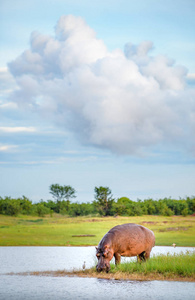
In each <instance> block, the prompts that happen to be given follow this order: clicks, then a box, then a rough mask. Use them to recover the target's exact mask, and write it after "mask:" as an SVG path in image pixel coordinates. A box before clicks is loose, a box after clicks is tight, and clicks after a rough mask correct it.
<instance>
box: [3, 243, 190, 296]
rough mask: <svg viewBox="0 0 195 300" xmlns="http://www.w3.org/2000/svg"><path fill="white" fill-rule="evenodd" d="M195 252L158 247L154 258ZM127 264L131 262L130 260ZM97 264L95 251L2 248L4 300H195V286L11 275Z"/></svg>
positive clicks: (80, 248) (160, 282)
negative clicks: (84, 263) (158, 255)
mask: <svg viewBox="0 0 195 300" xmlns="http://www.w3.org/2000/svg"><path fill="white" fill-rule="evenodd" d="M186 250H189V251H192V250H195V248H186V247H181V248H177V247H176V248H173V247H157V246H156V247H154V248H153V250H152V255H154V254H160V253H163V254H166V253H167V252H169V253H170V254H173V253H179V252H181V251H182V252H185V251H186ZM123 260H127V259H126V258H125V259H123ZM84 261H86V267H87V268H89V267H91V266H94V264H95V262H96V258H95V248H94V247H0V262H1V263H0V299H1V300H9V299H10V300H11V299H13V300H22V299H28V300H31V299H32V300H35V299H43V300H44V299H81V300H84V299H94V300H95V299H99V300H101V299H106V300H109V299H113V300H115V299H117V300H118V299H135V300H136V299H139V300H142V299H144V300H146V299H152V300H153V299H155V300H161V299H162V300H166V299H167V300H168V299H175V300H180V299H181V300H183V299H187V300H188V299H189V300H190V299H194V293H195V284H194V283H192V282H168V281H130V280H128V281H122V280H105V279H97V278H79V277H52V276H48V277H45V276H30V275H28V276H22V275H7V273H10V272H14V273H19V272H28V271H48V270H52V271H54V270H63V269H65V270H72V269H81V268H82V264H83V262H84Z"/></svg>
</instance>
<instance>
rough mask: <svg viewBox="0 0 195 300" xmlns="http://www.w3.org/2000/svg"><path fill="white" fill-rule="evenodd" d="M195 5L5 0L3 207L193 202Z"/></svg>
mask: <svg viewBox="0 0 195 300" xmlns="http://www.w3.org/2000/svg"><path fill="white" fill-rule="evenodd" d="M194 11H195V3H194V1H180V0H177V1H153V0H148V1H143V0H138V1H127V0H121V1H111V0H108V1H87V0H86V1H66V0H65V1H61V0H55V1H53V0H51V1H45V0H43V1H36V0H35V1H19V0H17V1H13V0H8V1H4V0H3V1H1V4H0V20H1V21H0V26H1V32H0V41H1V42H0V43H1V53H0V177H1V180H0V196H2V197H4V196H12V197H19V196H22V195H25V196H27V197H29V198H30V199H32V200H33V201H39V200H40V199H44V200H47V199H49V198H51V196H50V194H49V186H50V185H51V184H52V183H59V184H62V185H72V186H73V187H74V188H75V189H76V191H77V198H76V199H75V200H73V201H79V202H87V201H92V200H93V199H94V187H95V186H100V185H103V186H109V187H110V188H111V190H112V193H113V196H114V197H115V198H117V197H121V196H127V197H129V198H130V199H132V200H136V199H137V198H140V199H146V198H149V197H152V198H154V199H159V198H161V197H169V196H171V197H173V198H178V197H185V196H191V195H194V182H195V135H194V133H195V85H194V84H195V59H194V53H195V38H194V28H195V21H194Z"/></svg>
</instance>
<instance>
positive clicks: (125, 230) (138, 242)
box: [107, 223, 155, 256]
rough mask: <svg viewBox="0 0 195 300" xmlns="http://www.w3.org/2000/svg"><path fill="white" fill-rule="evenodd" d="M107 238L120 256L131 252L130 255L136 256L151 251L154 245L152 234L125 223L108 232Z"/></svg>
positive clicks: (142, 228)
mask: <svg viewBox="0 0 195 300" xmlns="http://www.w3.org/2000/svg"><path fill="white" fill-rule="evenodd" d="M107 234H108V236H109V237H110V239H111V240H112V246H113V248H114V250H115V251H117V252H118V251H119V252H120V253H121V254H122V253H124V255H125V253H129V252H132V253H131V255H132V256H133V255H137V253H141V252H142V251H146V250H147V249H150V250H151V249H152V247H153V246H154V244H155V236H154V233H153V232H152V231H151V230H150V229H148V228H146V227H144V226H142V225H138V224H134V223H127V224H122V225H117V226H115V227H113V228H112V229H110V230H109V231H108V233H107Z"/></svg>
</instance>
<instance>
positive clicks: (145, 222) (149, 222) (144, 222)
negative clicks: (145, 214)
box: [142, 221, 158, 225]
mask: <svg viewBox="0 0 195 300" xmlns="http://www.w3.org/2000/svg"><path fill="white" fill-rule="evenodd" d="M142 224H152V225H154V224H158V222H152V221H148V222H147V221H143V222H142Z"/></svg>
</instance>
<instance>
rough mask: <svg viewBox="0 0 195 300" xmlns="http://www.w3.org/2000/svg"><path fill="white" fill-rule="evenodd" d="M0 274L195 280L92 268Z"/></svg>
mask: <svg viewBox="0 0 195 300" xmlns="http://www.w3.org/2000/svg"><path fill="white" fill-rule="evenodd" d="M2 275H19V276H46V277H66V276H67V277H83V278H97V279H106V280H132V281H154V280H158V281H181V282H195V276H190V277H182V276H178V275H174V274H167V275H163V274H160V273H150V274H147V275H145V274H142V273H141V274H140V273H136V272H135V273H131V274H129V273H124V272H116V273H105V272H101V273H97V272H96V271H94V270H93V269H86V270H83V271H82V270H73V271H65V270H58V271H33V272H21V273H13V272H11V273H6V274H2Z"/></svg>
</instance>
